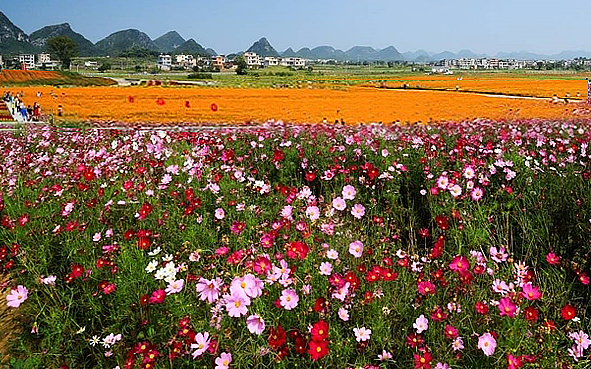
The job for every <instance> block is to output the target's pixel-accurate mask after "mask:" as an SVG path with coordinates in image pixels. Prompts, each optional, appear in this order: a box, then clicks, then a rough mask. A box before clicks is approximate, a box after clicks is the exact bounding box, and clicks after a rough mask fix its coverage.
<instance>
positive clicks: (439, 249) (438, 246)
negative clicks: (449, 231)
mask: <svg viewBox="0 0 591 369" xmlns="http://www.w3.org/2000/svg"><path fill="white" fill-rule="evenodd" d="M444 245H445V237H444V236H443V235H441V236H439V237H437V240H436V241H435V244H434V245H433V248H432V249H431V252H429V258H430V259H437V258H439V257H441V255H443V246H444Z"/></svg>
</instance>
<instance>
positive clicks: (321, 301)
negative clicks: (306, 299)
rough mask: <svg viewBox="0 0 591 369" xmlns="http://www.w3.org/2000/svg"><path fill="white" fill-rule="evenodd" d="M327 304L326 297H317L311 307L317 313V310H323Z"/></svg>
mask: <svg viewBox="0 0 591 369" xmlns="http://www.w3.org/2000/svg"><path fill="white" fill-rule="evenodd" d="M327 306H328V303H327V301H326V299H325V298H324V297H319V298H317V299H316V301H315V302H314V306H313V307H312V309H313V310H314V311H315V312H317V313H319V312H321V311H323V310H324V309H326V307H327Z"/></svg>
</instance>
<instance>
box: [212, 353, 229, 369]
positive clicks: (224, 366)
mask: <svg viewBox="0 0 591 369" xmlns="http://www.w3.org/2000/svg"><path fill="white" fill-rule="evenodd" d="M231 362H232V354H230V353H228V352H222V354H221V355H220V356H219V357H217V358H216V359H215V369H228V368H229V367H230V363H231Z"/></svg>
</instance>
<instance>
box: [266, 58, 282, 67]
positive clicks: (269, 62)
mask: <svg viewBox="0 0 591 369" xmlns="http://www.w3.org/2000/svg"><path fill="white" fill-rule="evenodd" d="M279 60H280V58H276V57H274V56H266V57H265V58H264V59H263V66H264V67H273V66H276V65H279Z"/></svg>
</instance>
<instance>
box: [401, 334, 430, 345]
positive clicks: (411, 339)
mask: <svg viewBox="0 0 591 369" xmlns="http://www.w3.org/2000/svg"><path fill="white" fill-rule="evenodd" d="M405 341H406V344H407V345H408V346H410V347H412V348H415V347H417V346H421V345H422V344H423V343H425V340H424V339H423V336H421V335H420V334H418V333H415V332H412V333H411V334H409V335H408V336H406V340H405Z"/></svg>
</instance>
